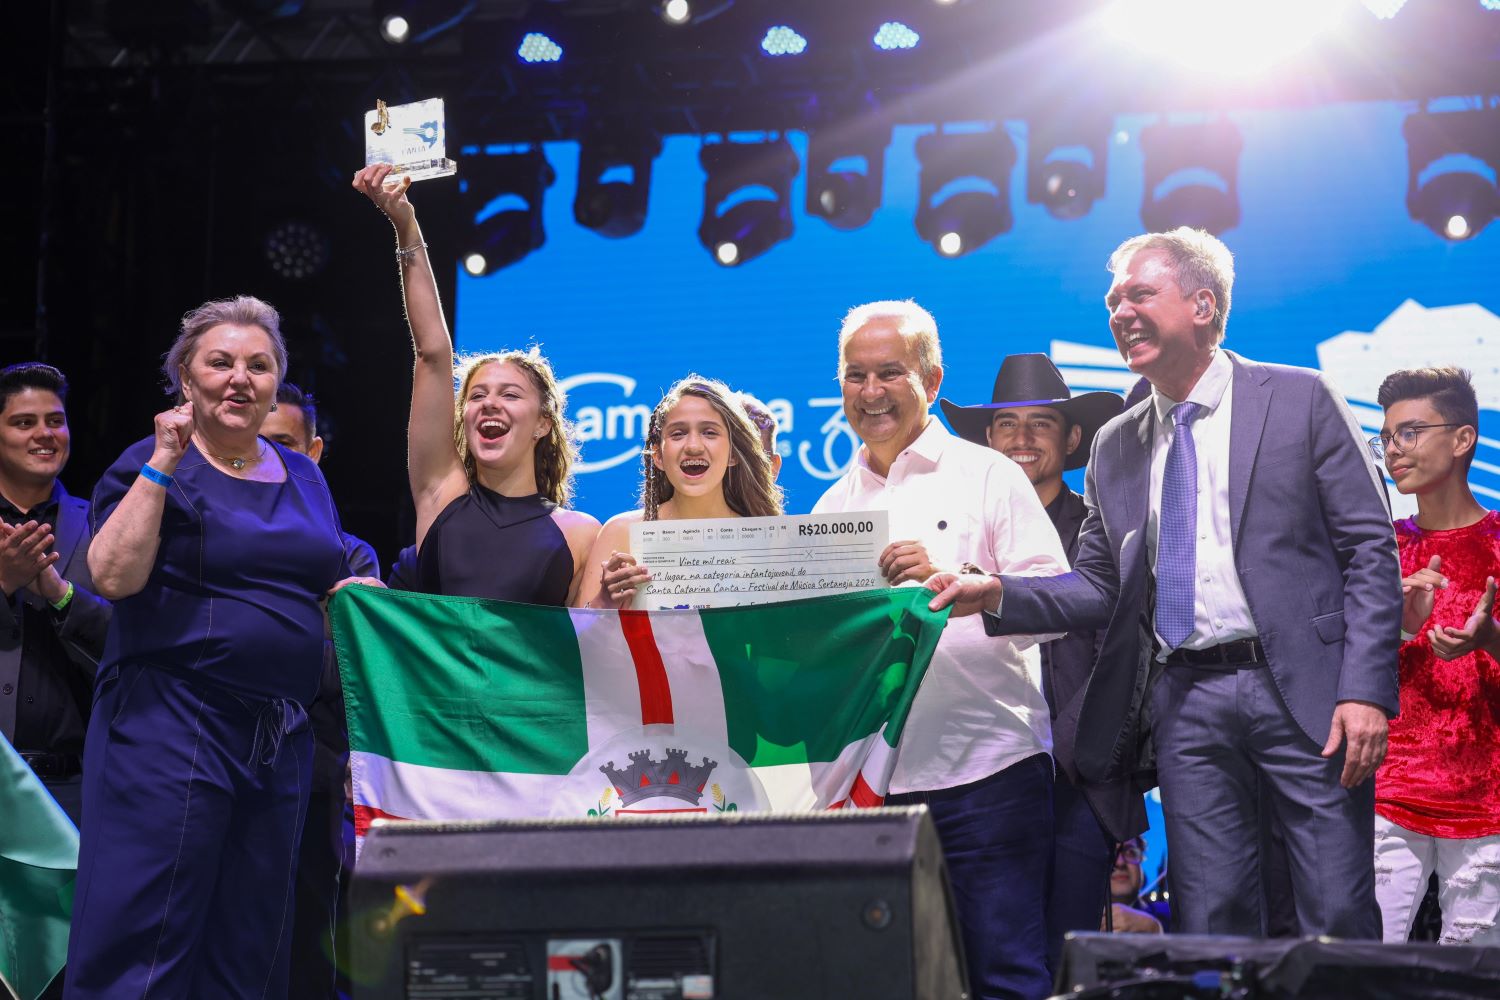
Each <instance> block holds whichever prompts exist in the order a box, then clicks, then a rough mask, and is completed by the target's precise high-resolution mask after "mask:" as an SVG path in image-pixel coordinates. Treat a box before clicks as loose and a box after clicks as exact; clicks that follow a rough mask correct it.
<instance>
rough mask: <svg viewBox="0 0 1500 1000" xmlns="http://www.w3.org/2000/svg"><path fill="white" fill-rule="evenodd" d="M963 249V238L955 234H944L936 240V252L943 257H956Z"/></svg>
mask: <svg viewBox="0 0 1500 1000" xmlns="http://www.w3.org/2000/svg"><path fill="white" fill-rule="evenodd" d="M963 248H964V238H963V237H962V236H960V235H958V234H957V233H944V234H943V236H942V238H941V239H939V240H938V252H939V253H941V254H942V255H943V256H945V257H957V256H958V255H959V253H960V252H962V251H963Z"/></svg>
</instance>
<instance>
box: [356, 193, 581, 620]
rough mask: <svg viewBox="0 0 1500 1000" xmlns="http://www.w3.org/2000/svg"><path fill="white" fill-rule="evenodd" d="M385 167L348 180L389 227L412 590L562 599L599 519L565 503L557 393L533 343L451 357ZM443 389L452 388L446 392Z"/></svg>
mask: <svg viewBox="0 0 1500 1000" xmlns="http://www.w3.org/2000/svg"><path fill="white" fill-rule="evenodd" d="M391 169H392V168H391V167H390V165H389V164H374V165H371V166H368V167H365V168H364V169H363V170H361V171H359V172H358V173H356V174H355V175H354V189H355V190H356V191H359V192H360V193H361V194H363V195H365V196H366V197H368V198H369V199H370V200H371V201H372V202H374V203H375V205H376V207H377V208H379V209H380V210H381V211H382V212H384V213H385V215H386V217H387V218H388V219H390V220H391V224H392V225H393V226H394V227H395V230H396V259H397V261H398V262H399V264H400V271H401V287H402V291H403V293H404V295H405V299H406V316H407V322H408V325H409V326H410V327H411V337H412V348H413V350H414V351H415V354H416V366H415V370H414V372H413V375H412V397H411V419H410V423H409V424H408V427H407V461H408V468H409V470H410V475H411V491H412V500H413V501H414V502H415V504H416V510H417V532H416V542H417V573H416V576H417V588H416V589H418V590H422V591H426V592H428V593H434V594H455V595H462V596H467V597H487V598H491V599H493V600H502V601H519V602H523V603H527V604H550V605H556V606H563V605H566V604H568V603H569V602H570V600H572V599H573V598H575V597H576V595H577V593H578V591H579V589H580V588H581V587H582V585H583V583H584V581H585V579H586V578H587V577H588V574H586V573H585V567H586V566H588V565H589V562H588V559H587V558H586V557H587V555H588V553H589V550H590V547H591V546H592V544H593V542H594V539H595V537H596V536H597V535H598V533H599V522H598V521H596V520H595V519H594V518H592V517H590V516H589V515H587V514H584V513H582V512H581V511H575V510H570V509H569V508H568V506H567V504H568V500H569V498H570V496H571V493H572V463H573V459H574V447H573V442H572V441H571V439H570V437H569V434H568V424H567V419H566V405H567V402H566V398H565V396H564V394H563V391H562V389H561V388H560V387H559V386H558V384H557V379H556V378H555V377H554V376H553V374H552V366H551V365H550V364H548V362H547V359H546V358H545V357H543V356H542V354H541V352H540V351H538V350H537V349H536V348H534V347H533V348H531V349H530V350H526V351H505V352H500V353H494V354H485V355H481V356H478V357H471V358H466V359H461V360H459V361H458V363H457V364H455V363H454V356H453V339H452V337H450V336H449V333H448V322H447V320H446V319H445V318H444V316H443V309H442V304H441V302H440V301H439V299H438V291H437V282H436V281H435V280H434V278H433V274H432V265H431V262H430V261H429V260H428V257H427V244H426V243H425V242H423V240H422V229H421V227H420V226H419V225H418V224H417V217H416V211H415V209H414V208H413V207H412V204H411V201H410V200H409V199H408V198H407V194H406V192H407V188H408V187H409V186H410V184H411V181H410V179H409V178H406V177H402V178H400V180H399V181H396V182H394V183H388V182H389V181H390V174H391ZM455 386H456V387H457V391H456V392H455Z"/></svg>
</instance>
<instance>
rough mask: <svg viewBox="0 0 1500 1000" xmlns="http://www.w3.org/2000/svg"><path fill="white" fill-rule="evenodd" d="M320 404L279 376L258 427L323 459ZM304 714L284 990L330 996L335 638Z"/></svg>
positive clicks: (368, 554)
mask: <svg viewBox="0 0 1500 1000" xmlns="http://www.w3.org/2000/svg"><path fill="white" fill-rule="evenodd" d="M317 406H318V404H317V401H316V400H315V399H313V396H312V393H309V392H303V391H302V389H301V388H299V387H298V386H296V385H294V384H293V383H291V382H282V383H281V385H280V387H278V388H277V390H276V405H275V406H273V407H272V408H271V412H270V413H268V414H266V420H265V423H263V424H262V425H261V429H260V432H261V434H262V435H263V436H265V437H267V438H270V439H271V440H272V441H275V442H276V443H277V444H280V445H282V446H284V447H287V448H290V449H291V450H292V451H297V452H301V453H302V454H304V455H306V456H307V457H308V458H310V459H312V460H313V462H315V463H316V462H321V461H322V458H323V438H322V436H321V435H320V434H319V433H318V409H317ZM344 553H345V555H346V557H347V558H348V560H349V572H350V574H352V575H354V576H366V577H379V576H380V563H379V561H378V560H377V559H376V557H375V550H374V549H373V548H372V547H371V546H370V543H369V542H366V541H364V540H362V539H359V538H356V537H355V536H354V535H351V534H349V532H347V531H346V532H344ZM307 718H308V721H309V722H310V723H311V724H312V730H313V774H312V791H311V794H310V795H309V797H308V803H307V818H306V819H305V820H304V821H303V824H302V844H301V847H300V851H299V855H298V861H297V885H296V900H295V907H296V908H295V911H294V916H293V920H294V923H293V930H292V973H291V979H290V985H289V987H288V994H287V995H288V997H290V998H293V1000H334V998H336V997H337V996H338V995H339V991H340V990H343V991H345V992H347V990H348V983H347V977H346V975H345V970H344V969H341V968H339V967H338V963H337V962H336V961H335V956H336V955H337V954H338V953H339V952H341V951H342V950H343V947H344V933H343V932H342V931H341V930H340V929H339V927H338V926H337V924H338V921H339V914H340V913H341V912H342V911H343V910H344V909H345V907H346V904H347V902H348V898H349V875H350V871H349V866H348V861H349V859H348V857H347V854H348V851H346V849H345V847H346V837H345V826H346V825H348V826H349V836H348V838H347V840H348V842H349V844H350V846H351V849H352V842H353V825H352V822H353V821H352V819H350V821H349V823H348V824H346V822H345V815H344V805H345V798H346V796H345V794H344V780H345V774H346V772H347V771H348V766H349V734H348V732H347V731H346V729H345V722H344V688H343V685H342V684H341V683H340V681H339V670H338V663H337V662H336V661H335V660H334V657H333V644H332V643H329V644H328V647H327V654H326V656H325V657H324V661H323V680H322V683H321V684H320V685H319V688H318V696H317V697H316V698H314V699H313V702H312V704H310V705H308V706H307ZM335 939H337V942H338V946H337V947H335Z"/></svg>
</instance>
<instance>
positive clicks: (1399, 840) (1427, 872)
mask: <svg viewBox="0 0 1500 1000" xmlns="http://www.w3.org/2000/svg"><path fill="white" fill-rule="evenodd" d="M1434 871H1436V872H1437V877H1438V903H1439V904H1440V905H1441V906H1442V909H1443V936H1442V937H1441V938H1440V939H1439V943H1440V944H1472V945H1490V946H1494V945H1500V924H1497V918H1500V835H1497V836H1493V837H1475V838H1473V839H1470V840H1452V839H1449V838H1446V837H1429V836H1428V835H1426V834H1424V833H1413V832H1412V831H1410V830H1408V829H1406V828H1405V827H1403V826H1398V825H1397V824H1395V823H1392V822H1391V821H1390V820H1388V819H1386V818H1385V817H1384V816H1380V815H1378V814H1377V815H1376V817H1375V898H1376V899H1377V900H1378V901H1379V902H1380V916H1381V919H1382V920H1383V921H1384V924H1385V931H1384V935H1385V940H1386V941H1396V942H1402V941H1405V940H1406V938H1407V935H1408V934H1410V933H1411V925H1412V921H1413V920H1415V919H1416V916H1417V908H1418V907H1420V906H1421V905H1422V897H1423V895H1425V894H1426V892H1427V880H1428V878H1429V877H1431V875H1432V873H1433V872H1434Z"/></svg>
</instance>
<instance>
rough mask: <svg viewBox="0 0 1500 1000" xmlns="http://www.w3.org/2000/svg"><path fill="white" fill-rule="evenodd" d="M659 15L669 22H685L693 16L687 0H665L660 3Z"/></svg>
mask: <svg viewBox="0 0 1500 1000" xmlns="http://www.w3.org/2000/svg"><path fill="white" fill-rule="evenodd" d="M661 16H662V18H663V19H664V20H665V21H667V22H668V23H669V24H686V23H687V19H688V18H690V17H692V16H693V8H692V7H691V6H689V5H688V0H667V2H666V3H665V4H663V5H662V8H661Z"/></svg>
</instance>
